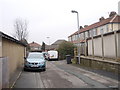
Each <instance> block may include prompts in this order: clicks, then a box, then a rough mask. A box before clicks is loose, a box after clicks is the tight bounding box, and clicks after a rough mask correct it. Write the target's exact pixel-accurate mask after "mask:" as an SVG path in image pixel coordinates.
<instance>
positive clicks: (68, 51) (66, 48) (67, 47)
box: [57, 41, 75, 59]
mask: <svg viewBox="0 0 120 90" xmlns="http://www.w3.org/2000/svg"><path fill="white" fill-rule="evenodd" d="M74 48H75V46H74V44H73V43H70V42H67V41H64V42H62V43H61V44H60V45H59V47H58V49H57V51H58V52H59V58H60V59H65V58H66V55H71V57H73V56H74Z"/></svg>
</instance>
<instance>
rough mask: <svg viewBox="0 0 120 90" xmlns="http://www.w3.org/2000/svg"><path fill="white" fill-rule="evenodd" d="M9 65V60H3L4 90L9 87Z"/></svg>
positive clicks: (5, 58)
mask: <svg viewBox="0 0 120 90" xmlns="http://www.w3.org/2000/svg"><path fill="white" fill-rule="evenodd" d="M8 65H9V63H8V58H7V57H4V58H2V88H8V87H9V66H8Z"/></svg>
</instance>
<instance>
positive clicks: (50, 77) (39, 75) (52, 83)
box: [14, 60, 118, 88]
mask: <svg viewBox="0 0 120 90" xmlns="http://www.w3.org/2000/svg"><path fill="white" fill-rule="evenodd" d="M116 87H118V81H117V80H115V79H111V78H108V77H105V76H101V75H98V74H96V73H93V72H90V71H87V70H84V69H81V68H78V67H75V66H72V65H70V64H66V61H65V60H63V61H47V69H46V71H45V72H44V71H41V72H38V71H37V72H36V71H23V72H22V74H21V76H20V78H19V79H18V80H17V82H16V84H15V85H14V88H116Z"/></svg>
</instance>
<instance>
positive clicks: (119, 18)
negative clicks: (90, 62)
mask: <svg viewBox="0 0 120 90" xmlns="http://www.w3.org/2000/svg"><path fill="white" fill-rule="evenodd" d="M107 23H120V16H119V15H114V16H112V17H109V18H106V19H104V20H101V21H99V22H96V23H94V24H91V25H89V26H87V27H85V28H82V29H80V30H79V33H81V32H84V31H87V30H90V29H93V28H96V27H99V26H102V25H105V24H107ZM75 34H78V31H76V32H75V33H73V34H71V35H70V36H68V37H71V36H73V35H75Z"/></svg>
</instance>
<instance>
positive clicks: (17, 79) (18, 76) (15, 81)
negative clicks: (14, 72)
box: [10, 71, 22, 88]
mask: <svg viewBox="0 0 120 90" xmlns="http://www.w3.org/2000/svg"><path fill="white" fill-rule="evenodd" d="M21 74H22V71H21V72H20V73H19V75H18V76H17V78H16V80H15V81H14V82H13V84H12V86H11V87H10V88H13V87H14V85H15V84H16V81H17V80H18V79H19V77H20V75H21Z"/></svg>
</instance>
